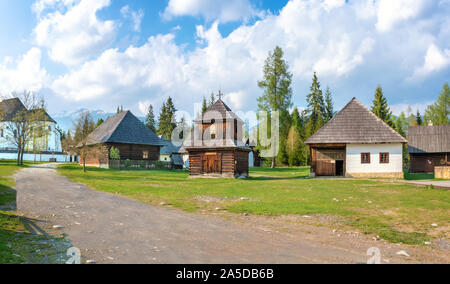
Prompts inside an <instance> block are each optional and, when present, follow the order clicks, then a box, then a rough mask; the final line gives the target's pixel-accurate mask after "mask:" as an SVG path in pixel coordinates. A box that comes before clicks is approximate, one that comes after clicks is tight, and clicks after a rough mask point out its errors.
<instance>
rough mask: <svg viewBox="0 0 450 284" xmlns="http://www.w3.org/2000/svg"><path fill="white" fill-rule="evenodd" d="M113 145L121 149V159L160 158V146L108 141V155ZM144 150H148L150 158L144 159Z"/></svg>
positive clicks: (150, 159)
mask: <svg viewBox="0 0 450 284" xmlns="http://www.w3.org/2000/svg"><path fill="white" fill-rule="evenodd" d="M111 147H115V148H117V149H119V152H120V159H121V160H127V159H129V160H148V161H158V160H159V155H160V147H158V146H148V145H131V144H117V143H108V157H109V151H110V149H111ZM144 151H148V159H144V156H143V154H144Z"/></svg>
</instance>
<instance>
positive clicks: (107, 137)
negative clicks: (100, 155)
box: [87, 111, 164, 146]
mask: <svg viewBox="0 0 450 284" xmlns="http://www.w3.org/2000/svg"><path fill="white" fill-rule="evenodd" d="M87 141H88V143H87V144H88V145H95V144H100V143H120V144H134V145H150V146H163V145H164V144H163V143H162V141H161V140H160V139H159V137H158V136H156V134H155V133H153V132H152V131H151V130H150V129H148V128H147V127H145V125H144V124H143V123H142V122H141V121H140V120H139V119H138V118H137V117H136V116H134V115H133V114H132V113H131V112H130V111H126V112H122V113H119V114H117V115H115V116H112V117H110V118H108V119H107V120H106V121H105V122H103V123H102V124H101V125H100V126H99V127H98V128H97V129H95V130H94V132H92V133H91V134H90V135H89V136H88V139H87Z"/></svg>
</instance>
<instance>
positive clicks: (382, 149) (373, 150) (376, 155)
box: [346, 143, 403, 174]
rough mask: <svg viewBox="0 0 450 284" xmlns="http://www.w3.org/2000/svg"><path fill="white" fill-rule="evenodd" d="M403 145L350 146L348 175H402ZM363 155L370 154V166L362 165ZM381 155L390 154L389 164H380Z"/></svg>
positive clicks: (348, 150) (348, 148)
mask: <svg viewBox="0 0 450 284" xmlns="http://www.w3.org/2000/svg"><path fill="white" fill-rule="evenodd" d="M402 149H403V148H402V144H400V143H399V144H348V145H347V165H346V166H347V173H348V174H352V173H402V171H403V151H402ZM361 153H370V164H361ZM380 153H389V164H380Z"/></svg>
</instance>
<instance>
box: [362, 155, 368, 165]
mask: <svg viewBox="0 0 450 284" xmlns="http://www.w3.org/2000/svg"><path fill="white" fill-rule="evenodd" d="M361 164H370V153H361Z"/></svg>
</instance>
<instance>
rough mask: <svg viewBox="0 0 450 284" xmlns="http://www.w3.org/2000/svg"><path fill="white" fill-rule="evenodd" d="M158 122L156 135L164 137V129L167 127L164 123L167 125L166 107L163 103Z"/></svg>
mask: <svg viewBox="0 0 450 284" xmlns="http://www.w3.org/2000/svg"><path fill="white" fill-rule="evenodd" d="M158 121H159V123H158V130H157V134H158V135H163V136H164V134H165V131H166V127H167V125H166V123H167V107H166V103H165V102H164V103H163V104H162V106H161V112H160V113H159V119H158ZM165 138H167V137H165Z"/></svg>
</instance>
